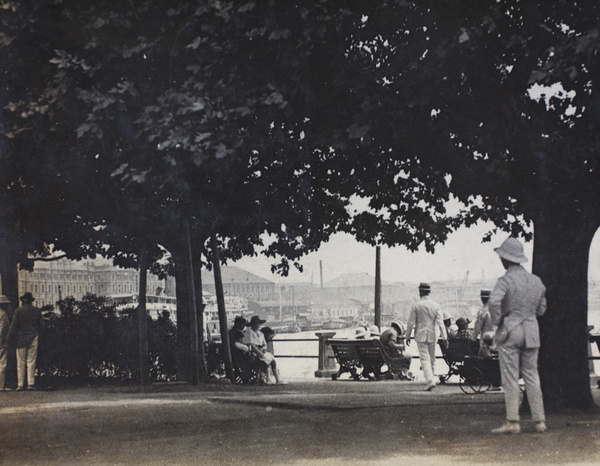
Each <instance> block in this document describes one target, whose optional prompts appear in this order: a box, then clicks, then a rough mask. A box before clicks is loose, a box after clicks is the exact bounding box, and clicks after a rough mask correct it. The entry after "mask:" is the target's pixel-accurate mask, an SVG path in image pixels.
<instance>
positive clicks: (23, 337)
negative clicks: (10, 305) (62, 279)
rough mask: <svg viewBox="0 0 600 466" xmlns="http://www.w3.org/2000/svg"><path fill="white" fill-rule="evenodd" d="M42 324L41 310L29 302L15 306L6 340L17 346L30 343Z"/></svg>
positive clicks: (20, 346)
mask: <svg viewBox="0 0 600 466" xmlns="http://www.w3.org/2000/svg"><path fill="white" fill-rule="evenodd" d="M41 326H42V311H41V309H39V308H37V307H35V306H34V305H32V304H31V303H25V304H23V305H22V306H21V307H19V308H17V310H16V311H15V315H14V316H13V320H12V324H11V326H10V331H9V332H8V342H9V344H11V345H14V346H15V347H17V348H23V347H25V346H28V345H29V344H31V342H32V341H33V340H34V339H35V337H37V336H38V332H39V330H40V328H41Z"/></svg>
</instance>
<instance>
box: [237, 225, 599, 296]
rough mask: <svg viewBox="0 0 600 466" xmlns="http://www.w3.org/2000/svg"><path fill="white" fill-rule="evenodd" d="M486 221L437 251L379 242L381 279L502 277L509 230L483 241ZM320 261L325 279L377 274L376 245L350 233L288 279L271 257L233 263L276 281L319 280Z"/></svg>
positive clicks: (593, 274)
mask: <svg viewBox="0 0 600 466" xmlns="http://www.w3.org/2000/svg"><path fill="white" fill-rule="evenodd" d="M488 230H489V227H488V225H486V224H478V225H475V226H474V227H471V228H468V229H467V228H462V229H459V230H457V231H456V232H455V233H453V234H452V235H450V237H449V238H448V241H447V242H446V244H444V245H440V246H439V247H437V248H436V252H435V253H434V254H430V253H427V252H426V251H425V250H424V249H423V250H422V251H417V252H415V253H413V252H410V251H408V250H407V249H406V248H404V247H401V246H398V247H394V248H388V247H385V246H382V247H381V279H382V281H383V282H421V281H431V282H433V281H446V280H458V281H462V280H463V279H464V278H465V276H466V275H467V274H468V282H469V283H477V282H480V281H481V280H482V279H483V278H485V279H486V280H487V279H491V278H498V277H500V276H501V275H502V274H503V273H504V269H503V267H502V264H501V262H500V260H499V259H498V256H497V254H496V253H495V252H494V248H495V247H498V246H500V245H501V244H502V242H503V241H504V240H505V239H506V238H507V237H508V235H507V234H506V233H502V234H499V235H496V236H494V237H493V238H492V241H491V242H488V243H482V242H481V239H482V238H483V235H484V234H485V233H486V232H487V231H488ZM532 250H533V243H532V242H530V243H525V255H526V256H527V257H528V258H529V261H528V262H527V263H526V264H524V266H525V268H526V269H527V270H529V271H531V253H532ZM319 261H322V264H323V282H327V281H329V280H333V279H335V278H337V277H339V276H340V275H341V274H343V273H365V272H366V273H368V274H370V275H372V276H373V277H374V276H375V247H373V246H369V245H366V244H361V243H357V242H356V241H355V240H354V239H353V238H352V236H350V235H347V234H336V235H334V236H333V237H332V238H331V240H330V241H329V242H328V243H326V244H324V245H323V246H322V247H321V248H320V249H319V250H318V251H316V252H314V253H311V254H309V255H307V256H306V257H305V258H304V259H303V260H302V264H303V266H304V272H303V273H299V272H296V271H295V269H294V270H293V271H291V272H290V276H289V277H286V278H282V277H279V276H278V275H274V274H272V273H271V271H270V266H271V263H272V262H273V260H271V259H268V258H265V257H253V258H244V259H242V260H240V261H237V262H236V263H235V264H232V265H235V266H237V267H240V268H243V269H245V270H247V271H249V272H251V273H254V274H256V275H259V276H261V277H263V278H267V279H269V280H272V281H274V282H276V283H298V282H309V283H310V282H312V283H314V284H315V285H318V284H319V283H320V272H319ZM590 280H600V233H597V234H596V237H595V238H594V241H593V243H592V247H591V250H590Z"/></svg>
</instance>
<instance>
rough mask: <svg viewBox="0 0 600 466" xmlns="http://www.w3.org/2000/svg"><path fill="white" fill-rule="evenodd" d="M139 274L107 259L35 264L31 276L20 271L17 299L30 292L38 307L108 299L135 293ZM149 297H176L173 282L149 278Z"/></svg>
mask: <svg viewBox="0 0 600 466" xmlns="http://www.w3.org/2000/svg"><path fill="white" fill-rule="evenodd" d="M138 288H139V273H138V271H137V270H134V269H123V268H121V267H116V266H114V265H112V264H111V263H110V262H109V261H108V260H106V259H97V260H84V261H71V260H68V259H59V260H56V261H50V262H44V261H38V262H36V263H35V268H34V270H33V272H29V271H26V270H20V271H19V296H21V295H23V293H25V292H27V291H29V292H31V293H32V294H33V296H34V297H35V299H36V305H37V306H40V307H41V306H46V305H52V306H53V305H55V304H56V302H57V301H59V300H61V299H63V298H66V297H67V296H72V297H74V298H75V299H81V298H83V296H85V295H86V294H88V293H93V294H96V295H98V296H106V297H109V296H111V295H118V294H126V293H137V292H138ZM146 291H147V293H148V294H153V295H160V294H166V295H170V296H174V295H175V281H174V280H173V279H166V280H163V279H159V278H158V277H157V276H156V275H152V274H148V277H147V287H146Z"/></svg>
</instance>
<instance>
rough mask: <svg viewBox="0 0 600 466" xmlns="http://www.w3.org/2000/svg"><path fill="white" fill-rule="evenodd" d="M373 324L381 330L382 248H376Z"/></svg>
mask: <svg viewBox="0 0 600 466" xmlns="http://www.w3.org/2000/svg"><path fill="white" fill-rule="evenodd" d="M373 323H374V324H375V325H377V328H379V329H381V247H379V246H376V247H375V318H374V320H373Z"/></svg>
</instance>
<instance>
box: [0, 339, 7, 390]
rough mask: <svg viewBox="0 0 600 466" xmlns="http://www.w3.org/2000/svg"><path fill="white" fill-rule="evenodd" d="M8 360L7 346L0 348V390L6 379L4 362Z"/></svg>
mask: <svg viewBox="0 0 600 466" xmlns="http://www.w3.org/2000/svg"><path fill="white" fill-rule="evenodd" d="M7 361H8V348H0V390H2V389H3V388H4V382H5V381H6V362H7Z"/></svg>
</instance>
